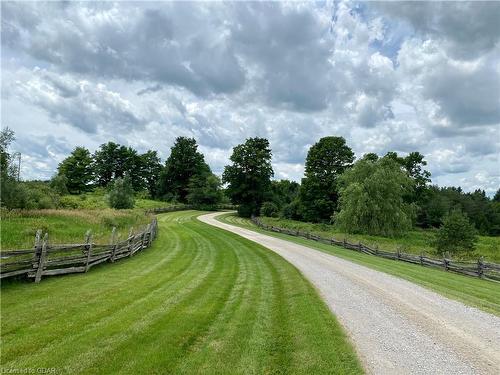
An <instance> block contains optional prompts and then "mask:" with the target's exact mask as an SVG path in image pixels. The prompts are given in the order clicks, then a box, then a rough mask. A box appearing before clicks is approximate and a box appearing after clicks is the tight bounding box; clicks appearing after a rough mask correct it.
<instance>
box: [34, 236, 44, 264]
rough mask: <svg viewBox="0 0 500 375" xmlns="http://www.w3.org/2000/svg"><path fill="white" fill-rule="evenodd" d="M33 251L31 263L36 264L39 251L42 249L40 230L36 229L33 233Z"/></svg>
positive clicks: (38, 258)
mask: <svg viewBox="0 0 500 375" xmlns="http://www.w3.org/2000/svg"><path fill="white" fill-rule="evenodd" d="M34 249H35V253H34V254H33V263H36V264H38V261H39V260H40V253H41V251H42V230H41V229H38V230H37V231H36V233H35V247H34Z"/></svg>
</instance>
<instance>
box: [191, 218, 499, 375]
mask: <svg viewBox="0 0 500 375" xmlns="http://www.w3.org/2000/svg"><path fill="white" fill-rule="evenodd" d="M221 214H223V213H220V212H218V213H211V214H207V215H202V216H200V217H199V220H200V221H202V222H204V223H207V224H210V225H213V226H216V227H219V228H222V229H225V230H228V231H231V232H234V233H236V234H238V235H240V236H242V237H244V238H247V239H249V240H251V241H254V242H257V243H259V244H261V245H263V246H265V247H267V248H269V249H270V250H272V251H274V252H276V253H278V254H279V255H281V256H282V257H283V258H285V259H286V260H287V261H289V262H290V263H292V264H293V265H294V266H295V267H297V268H298V269H299V270H300V271H301V272H302V274H304V275H305V277H307V278H308V279H309V280H310V281H311V282H312V284H313V285H314V286H315V287H316V288H317V289H318V291H319V293H320V294H321V296H322V297H323V299H324V300H325V302H326V303H327V305H328V306H329V308H330V309H331V310H332V312H333V313H334V314H335V315H336V316H337V319H338V320H339V321H340V323H341V324H342V325H343V326H344V328H345V330H346V331H347V333H348V334H349V336H350V337H351V339H352V341H353V344H354V346H355V348H356V350H357V352H358V355H359V357H360V358H361V361H362V363H363V365H364V368H365V370H366V372H367V373H369V374H383V375H386V374H496V375H497V374H500V318H498V317H496V316H494V315H491V314H488V313H485V312H482V311H480V310H478V309H475V308H472V307H468V306H466V305H464V304H462V303H460V302H456V301H453V300H450V299H448V298H445V297H443V296H441V295H439V294H437V293H434V292H432V291H430V290H427V289H425V288H422V287H420V286H418V285H415V284H413V283H410V282H408V281H405V280H402V279H399V278H397V277H394V276H391V275H387V274H385V273H382V272H379V271H375V270H372V269H369V268H367V267H364V266H361V265H358V264H355V263H352V262H349V261H347V260H344V259H341V258H338V257H335V256H332V255H329V254H325V253H322V252H320V251H317V250H314V249H311V248H309V247H306V246H302V245H298V244H295V243H292V242H289V241H286V240H282V239H279V238H275V237H272V236H268V235H265V234H261V233H257V232H254V231H252V230H249V229H244V228H240V227H237V226H234V225H230V224H226V223H221V222H220V221H217V220H216V219H215V217H216V216H218V215H221Z"/></svg>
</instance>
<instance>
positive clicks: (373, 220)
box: [335, 157, 415, 237]
mask: <svg viewBox="0 0 500 375" xmlns="http://www.w3.org/2000/svg"><path fill="white" fill-rule="evenodd" d="M339 182H340V184H341V189H340V212H339V213H338V214H337V215H335V222H336V224H337V225H338V226H339V227H340V228H341V229H342V230H344V231H346V232H348V233H363V234H371V235H381V236H389V237H395V236H400V235H402V234H404V233H405V232H406V231H408V230H409V229H411V227H412V223H413V219H414V216H415V209H414V206H413V205H412V204H409V203H406V202H405V200H404V199H403V198H404V196H405V195H406V194H408V193H409V192H411V191H412V190H413V188H414V183H413V181H412V179H411V178H410V177H409V176H408V175H407V173H405V171H403V170H402V168H401V166H400V165H399V164H398V163H397V162H396V161H394V160H392V159H390V158H387V157H384V158H381V159H378V160H373V159H370V158H364V159H361V160H359V161H357V162H356V163H355V164H354V166H353V167H352V168H351V169H349V170H347V171H346V172H345V173H344V174H343V175H342V176H341V177H340V179H339Z"/></svg>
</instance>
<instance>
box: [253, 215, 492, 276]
mask: <svg viewBox="0 0 500 375" xmlns="http://www.w3.org/2000/svg"><path fill="white" fill-rule="evenodd" d="M252 222H253V223H254V224H255V225H257V226H258V227H260V228H262V229H265V230H269V231H272V232H277V233H284V234H288V235H290V236H296V237H303V238H306V239H310V240H314V241H318V242H322V243H325V244H328V245H335V246H341V247H343V248H345V249H350V250H354V251H358V252H360V253H365V254H368V255H374V256H379V257H382V258H387V259H394V260H399V261H402V262H408V263H413V264H419V265H421V266H431V267H439V268H443V269H444V270H446V271H453V272H456V273H460V274H463V275H467V276H474V277H480V278H484V279H489V280H494V281H500V264H496V263H489V262H485V261H484V260H483V258H482V257H481V258H480V259H478V260H477V262H462V261H455V260H452V259H449V258H446V257H443V258H442V259H436V258H429V257H426V256H424V255H423V254H421V255H414V254H407V253H404V252H402V251H400V250H398V251H396V252H390V251H385V250H380V249H378V248H371V247H368V246H366V245H364V244H362V243H361V242H358V243H357V244H354V243H350V242H347V241H346V239H343V240H342V241H339V240H337V239H335V238H324V237H321V236H317V235H314V234H311V233H309V232H302V231H299V230H291V229H286V228H280V227H275V226H272V225H267V224H264V223H263V222H262V221H261V220H260V219H259V218H257V217H252Z"/></svg>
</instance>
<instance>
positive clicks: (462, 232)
mask: <svg viewBox="0 0 500 375" xmlns="http://www.w3.org/2000/svg"><path fill="white" fill-rule="evenodd" d="M477 240H478V238H477V232H476V229H475V228H474V225H472V224H471V223H470V222H469V218H468V217H467V215H465V214H464V213H462V211H460V210H453V211H452V212H451V213H450V214H448V215H447V216H446V217H445V218H444V220H443V224H442V225H441V227H440V228H439V230H438V231H437V233H436V239H435V241H434V246H435V247H436V250H437V252H438V253H439V254H444V253H446V252H449V253H470V252H473V251H474V249H475V246H476V242H477Z"/></svg>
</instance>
